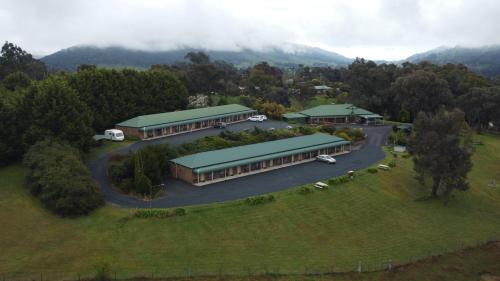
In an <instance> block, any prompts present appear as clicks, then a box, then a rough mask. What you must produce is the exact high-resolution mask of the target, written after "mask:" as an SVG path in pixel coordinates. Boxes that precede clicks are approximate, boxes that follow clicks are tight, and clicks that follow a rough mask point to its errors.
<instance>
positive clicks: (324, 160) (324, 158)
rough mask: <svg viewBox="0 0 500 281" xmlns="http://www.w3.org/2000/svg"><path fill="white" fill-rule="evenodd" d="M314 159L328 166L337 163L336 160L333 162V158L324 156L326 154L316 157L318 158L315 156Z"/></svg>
mask: <svg viewBox="0 0 500 281" xmlns="http://www.w3.org/2000/svg"><path fill="white" fill-rule="evenodd" d="M316 159H318V161H321V162H325V163H328V164H335V163H337V160H335V158H333V157H331V156H330V155H326V154H321V155H318V156H316Z"/></svg>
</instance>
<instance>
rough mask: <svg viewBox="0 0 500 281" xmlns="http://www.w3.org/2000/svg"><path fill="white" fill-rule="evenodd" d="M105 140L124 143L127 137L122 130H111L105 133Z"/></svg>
mask: <svg viewBox="0 0 500 281" xmlns="http://www.w3.org/2000/svg"><path fill="white" fill-rule="evenodd" d="M104 138H105V139H107V140H112V141H123V140H124V139H125V135H123V131H122V130H117V129H109V130H106V131H104Z"/></svg>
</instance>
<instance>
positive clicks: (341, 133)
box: [336, 132, 351, 141]
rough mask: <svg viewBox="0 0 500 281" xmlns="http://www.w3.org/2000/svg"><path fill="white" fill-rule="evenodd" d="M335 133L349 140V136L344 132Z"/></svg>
mask: <svg viewBox="0 0 500 281" xmlns="http://www.w3.org/2000/svg"><path fill="white" fill-rule="evenodd" d="M336 135H337V137H339V138H343V139H345V140H346V141H350V140H351V137H349V136H348V135H347V133H346V132H339V133H337V134H336Z"/></svg>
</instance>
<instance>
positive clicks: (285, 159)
mask: <svg viewBox="0 0 500 281" xmlns="http://www.w3.org/2000/svg"><path fill="white" fill-rule="evenodd" d="M288 163H292V156H287V157H283V164H288Z"/></svg>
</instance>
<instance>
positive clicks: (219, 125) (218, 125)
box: [214, 122, 227, 129]
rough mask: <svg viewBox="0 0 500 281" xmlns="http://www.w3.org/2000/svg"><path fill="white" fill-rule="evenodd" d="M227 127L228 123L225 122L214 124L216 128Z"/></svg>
mask: <svg viewBox="0 0 500 281" xmlns="http://www.w3.org/2000/svg"><path fill="white" fill-rule="evenodd" d="M226 127H227V124H226V123H225V122H217V123H215V125H214V128H218V129H224V128H226Z"/></svg>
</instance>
